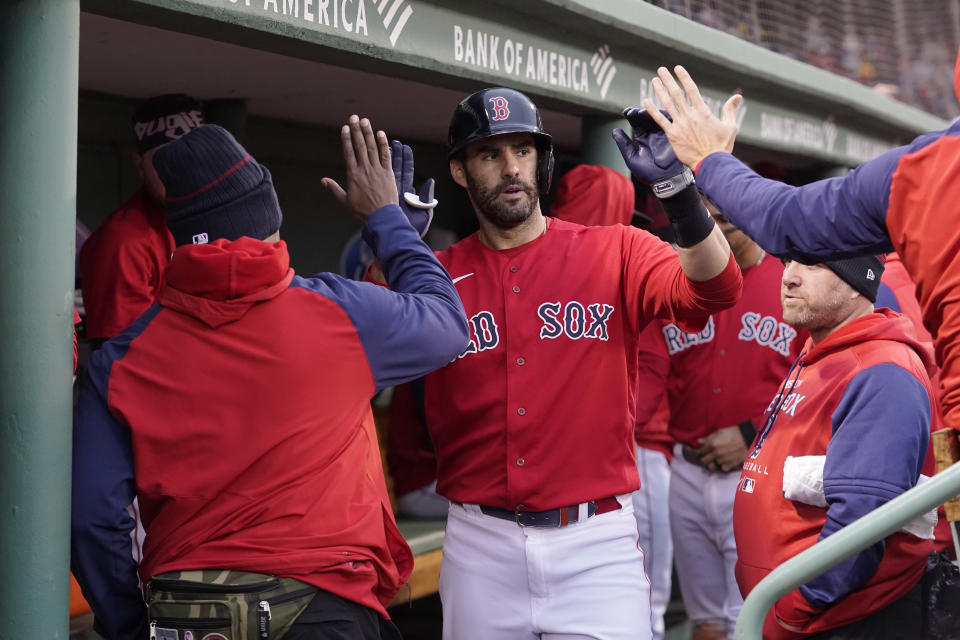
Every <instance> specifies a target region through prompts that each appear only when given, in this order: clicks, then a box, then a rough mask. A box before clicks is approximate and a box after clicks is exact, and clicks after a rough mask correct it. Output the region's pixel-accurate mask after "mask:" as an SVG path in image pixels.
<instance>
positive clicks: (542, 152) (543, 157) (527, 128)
mask: <svg viewBox="0 0 960 640" xmlns="http://www.w3.org/2000/svg"><path fill="white" fill-rule="evenodd" d="M503 133H530V134H532V135H533V139H534V141H535V143H536V146H537V153H538V157H539V159H538V166H537V187H538V188H539V190H540V193H541V194H546V193H547V191H549V190H550V181H551V179H552V178H553V163H554V157H553V143H552V142H551V140H550V136H549V135H548V134H546V133H544V132H543V124H542V122H541V121H540V112H539V111H538V110H537V105H535V104H533V102H532V101H531V100H530V98H528V97H527V96H525V95H523V94H522V93H520V92H519V91H514V90H513V89H506V88H504V87H495V88H492V89H483V90H482V91H477V92H476V93H474V94H473V95H471V96H468V97H467V98H466V99H464V100H463V101H462V102H461V103H460V104H458V105H457V109H456V111H454V112H453V118H452V119H451V120H450V132H449V134H448V136H447V144H448V145H449V147H450V152H449V154H448V157H451V158H452V157H453V156H454V155H455V154H457V153H458V152H459V151H460V150H461V149H463V148H464V147H466V146H467V145H468V144H470V143H471V142H474V141H476V140H482V139H483V138H489V137H491V136H498V135H500V134H503Z"/></svg>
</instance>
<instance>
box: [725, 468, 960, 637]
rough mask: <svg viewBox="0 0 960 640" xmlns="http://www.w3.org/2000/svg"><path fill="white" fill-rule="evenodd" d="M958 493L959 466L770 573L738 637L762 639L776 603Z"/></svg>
mask: <svg viewBox="0 0 960 640" xmlns="http://www.w3.org/2000/svg"><path fill="white" fill-rule="evenodd" d="M956 495H960V463H957V464H954V465H953V466H951V467H950V468H948V469H946V470H944V471H941V472H940V473H938V474H937V475H935V476H934V477H933V478H931V479H930V480H929V481H928V482H926V483H924V484H922V485H920V486H917V487H914V488H913V489H910V490H909V491H907V492H906V493H903V494H901V495H899V496H897V497H896V498H894V499H893V500H891V501H890V502H888V503H887V504H885V505H883V506H882V507H879V508H877V509H875V510H873V511H871V512H870V513H868V514H867V515H865V516H863V517H862V518H860V519H859V520H856V521H855V522H852V523H851V524H849V525H847V526H846V527H844V528H843V529H841V530H840V531H837V532H836V533H835V534H833V535H832V536H830V537H829V538H826V539H825V540H823V541H821V542H818V543H817V544H815V545H813V546H812V547H810V548H809V549H806V550H805V551H802V552H801V553H799V554H797V555H795V556H793V557H792V558H790V559H789V560H787V561H786V562H784V563H783V564H781V565H780V566H779V567H777V568H776V569H774V570H773V571H771V572H770V573H769V575H767V577H766V578H764V579H763V580H761V581H760V582H759V583H758V584H757V586H755V587H754V588H753V591H751V592H750V595H749V596H747V599H746V600H744V602H743V607H742V608H741V609H740V615H739V617H738V618H737V627H736V629H735V631H734V638H736V640H760V636H761V630H762V629H763V621H764V618H766V616H767V612H768V611H770V608H771V607H772V606H773V605H774V604H775V603H776V602H777V600H779V599H780V598H782V597H783V596H785V595H786V594H788V593H790V592H791V591H793V590H794V589H796V588H797V587H799V586H800V585H802V584H804V583H805V582H807V581H809V580H812V579H813V578H815V577H817V576H819V575H820V574H822V573H823V572H825V571H827V570H828V569H830V568H831V567H835V566H837V565H838V564H840V563H841V562H843V561H844V560H846V559H847V558H849V557H850V556H852V555H853V554H855V553H856V552H858V551H861V550H863V549H866V548H867V547H869V546H870V545H872V544H873V543H874V542H877V541H878V540H883V539H884V538H886V537H887V536H889V535H891V534H893V532H895V531H897V530H898V529H899V528H900V527H902V526H903V525H904V524H905V523H907V522H909V521H910V520H913V519H914V518H916V517H917V516H919V515H920V514H923V513H926V512H927V511H930V510H931V509H934V508H936V507H937V506H939V505H941V504H943V503H944V502H946V501H947V500H949V499H950V498H952V497H954V496H956ZM918 631H919V629H918Z"/></svg>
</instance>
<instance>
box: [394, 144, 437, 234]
mask: <svg viewBox="0 0 960 640" xmlns="http://www.w3.org/2000/svg"><path fill="white" fill-rule="evenodd" d="M390 152H391V155H392V157H393V175H394V178H395V179H396V182H397V192H398V193H399V194H400V208H401V209H403V212H404V213H405V214H406V215H407V218H408V219H409V220H410V224H412V225H413V228H414V229H416V230H417V231H418V232H419V233H420V237H421V238H422V237H423V236H424V235H425V234H426V233H427V229H429V228H430V223H431V222H432V221H433V210H434V208H435V207H436V206H437V200H436V198H434V197H433V189H434V184H435V183H434V180H433V178H427V179H426V180H425V181H424V183H423V186H421V187H420V193H419V194H418V193H417V192H416V190H415V189H414V187H413V150H412V149H411V148H410V147H408V146H407V145H405V144H403V143H402V142H400V141H399V140H394V141H392V142H391V143H390Z"/></svg>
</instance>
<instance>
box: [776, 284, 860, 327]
mask: <svg viewBox="0 0 960 640" xmlns="http://www.w3.org/2000/svg"><path fill="white" fill-rule="evenodd" d="M846 298H847V296H846V292H845V291H843V290H842V289H834V290H831V291H830V293H829V295H828V296H827V298H826V299H825V300H824V301H823V303H822V304H820V305H819V306H817V307H811V306H810V303H809V302H808V301H807V300H804V301H803V305H802V306H801V307H800V308H796V307H793V308H791V309H789V310H788V309H784V310H783V321H784V322H786V323H787V324H789V325H790V326H792V327H795V328H797V329H807V330H810V329H813V330H814V331H816V330H817V329H827V328H832V327H834V326H836V325H837V324H838V323H839V322H840V320H841V318H842V316H843V310H844V308H845V306H846Z"/></svg>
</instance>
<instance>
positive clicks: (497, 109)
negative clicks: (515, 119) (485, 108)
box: [490, 96, 510, 120]
mask: <svg viewBox="0 0 960 640" xmlns="http://www.w3.org/2000/svg"><path fill="white" fill-rule="evenodd" d="M490 102H492V103H493V116H492V117H491V118H490V119H491V120H506V119H507V117H508V116H509V115H510V109H509V103H508V102H507V99H506V98H504V97H503V96H494V97H492V98H490Z"/></svg>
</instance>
